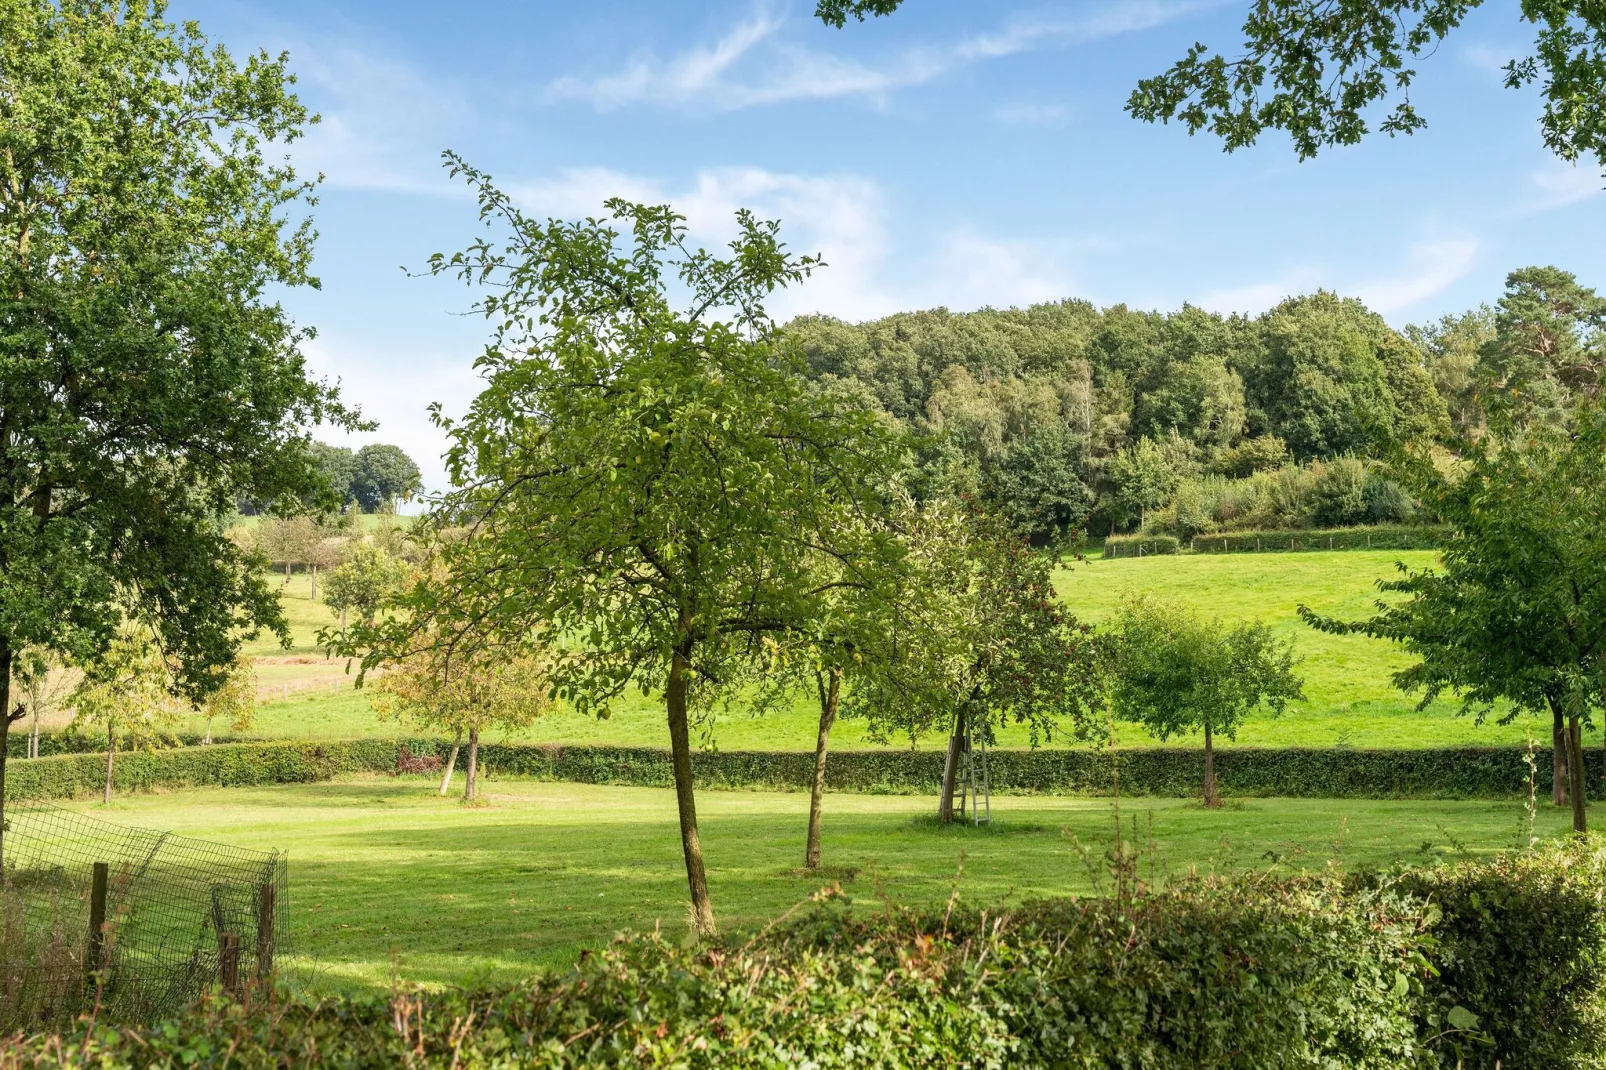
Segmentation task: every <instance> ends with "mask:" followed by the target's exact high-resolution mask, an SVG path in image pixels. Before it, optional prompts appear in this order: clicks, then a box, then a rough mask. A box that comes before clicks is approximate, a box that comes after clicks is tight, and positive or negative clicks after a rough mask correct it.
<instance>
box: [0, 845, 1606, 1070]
mask: <svg viewBox="0 0 1606 1070" xmlns="http://www.w3.org/2000/svg"><path fill="white" fill-rule="evenodd" d="M1114 861H1115V865H1114V871H1115V874H1116V878H1117V881H1116V887H1115V889H1114V893H1115V894H1113V895H1111V896H1108V897H1106V898H1099V899H1085V900H1078V899H1064V900H1054V901H1045V902H1040V903H1033V904H1027V905H1025V906H1023V907H1020V908H1018V909H1014V910H1008V911H1003V912H991V911H986V910H981V911H978V910H975V909H971V908H964V907H957V906H955V905H954V904H952V903H950V905H949V908H948V909H947V910H946V911H934V912H925V913H915V912H907V911H903V910H899V909H897V908H896V907H893V908H890V909H889V910H887V911H886V912H884V913H878V914H876V915H874V916H870V917H865V916H852V915H850V914H848V913H847V912H845V911H842V910H840V909H839V908H838V906H837V898H838V897H837V896H836V894H835V893H834V892H826V893H822V894H821V896H819V897H818V898H819V899H821V900H822V901H823V902H822V903H821V904H819V905H817V906H815V907H813V908H811V909H810V910H809V911H808V912H807V913H806V914H805V915H804V917H803V918H802V919H801V920H799V921H795V922H791V923H783V924H782V925H780V926H779V927H777V928H775V929H774V930H772V931H768V932H765V933H761V934H759V935H758V936H757V937H755V938H753V939H752V940H750V941H748V942H746V943H740V942H737V941H726V942H724V943H719V944H716V945H713V946H710V947H707V948H705V949H703V950H698V951H690V950H684V949H679V948H676V947H674V946H672V945H671V944H670V943H668V942H666V941H665V940H664V939H663V938H662V937H661V936H660V935H658V934H653V935H652V936H648V937H634V938H624V939H621V940H620V941H617V942H616V943H615V944H614V945H613V946H612V947H610V948H608V949H607V950H606V951H604V952H603V953H601V954H598V955H588V956H584V957H582V959H581V960H580V961H579V962H578V963H577V964H576V966H575V967H574V968H573V969H572V970H569V971H567V972H564V973H552V974H540V975H537V976H535V977H532V978H531V979H529V980H528V981H526V982H524V983H522V984H519V985H517V986H513V987H510V988H504V989H497V990H486V991H479V992H447V993H441V994H431V993H424V992H417V991H398V992H396V993H394V994H393V995H392V997H391V999H390V1000H389V1001H388V1002H386V1001H380V1000H373V1001H361V1000H358V1001H349V1000H336V1001H326V1002H322V1003H316V1004H315V1003H312V1002H310V1001H301V1000H297V999H289V1000H275V1001H273V1002H271V1003H264V1002H260V1001H259V1002H258V1003H256V1004H255V1005H250V1006H240V1005H233V1004H229V1003H226V1002H211V1003H207V1004H205V1005H203V1006H200V1007H198V1008H196V1009H195V1010H194V1011H193V1012H191V1013H190V1014H189V1015H188V1016H187V1017H185V1018H183V1019H180V1020H177V1021H172V1022H168V1023H164V1024H161V1025H158V1026H155V1027H152V1028H139V1029H111V1028H107V1027H105V1026H104V1025H99V1026H96V1027H94V1028H92V1029H87V1030H86V1029H85V1028H84V1027H83V1026H80V1029H79V1031H78V1033H77V1035H68V1036H63V1037H52V1036H39V1037H33V1038H27V1039H22V1038H19V1039H18V1040H17V1042H16V1043H14V1044H13V1045H12V1046H11V1048H10V1051H9V1054H8V1055H7V1056H6V1057H5V1058H4V1060H3V1064H0V1065H7V1066H14V1067H24V1066H58V1065H96V1066H102V1067H124V1066H128V1067H133V1066H176V1065H189V1066H221V1065H224V1064H225V1063H227V1064H229V1065H235V1066H246V1067H250V1066H269V1065H326V1066H328V1065H338V1066H400V1065H410V1066H437V1065H439V1066H459V1067H476V1066H493V1065H527V1066H554V1067H555V1066H580V1065H588V1066H597V1065H602V1066H624V1065H628V1066H667V1065H675V1066H776V1065H812V1066H819V1067H829V1066H886V1067H906V1066H954V1065H964V1066H1000V1065H1009V1066H1043V1065H1056V1066H1088V1067H1093V1066H1098V1067H1106V1066H1133V1067H1200V1066H1208V1067H1218V1066H1233V1067H1263V1066H1323V1067H1400V1066H1420V1067H1428V1066H1439V1065H1445V1066H1453V1065H1457V1061H1458V1060H1461V1061H1462V1065H1467V1066H1486V1065H1487V1066H1492V1065H1494V1064H1495V1061H1496V1060H1497V1059H1498V1060H1501V1065H1503V1066H1506V1067H1529V1066H1547V1067H1558V1066H1559V1067H1571V1066H1586V1065H1592V1063H1590V1062H1589V1060H1590V1059H1591V1058H1592V1056H1591V1055H1590V1052H1592V1051H1594V1050H1595V1049H1596V1048H1597V1047H1598V1044H1599V1042H1600V1041H1601V1039H1602V1037H1603V1033H1602V1029H1601V1019H1602V1015H1601V1010H1602V1005H1603V1000H1606V987H1603V983H1602V982H1603V979H1606V971H1603V969H1602V967H1603V961H1602V949H1603V948H1606V904H1603V902H1602V896H1601V890H1602V881H1603V876H1606V850H1603V847H1602V845H1601V844H1600V842H1599V841H1598V840H1587V839H1580V840H1575V841H1573V842H1571V843H1569V844H1565V845H1556V846H1554V847H1550V848H1546V849H1544V850H1541V851H1538V852H1534V853H1531V854H1526V855H1518V856H1513V857H1510V858H1502V859H1498V860H1496V861H1493V862H1489V863H1472V864H1466V865H1462V866H1458V867H1454V868H1451V869H1445V870H1436V871H1428V872H1415V873H1406V874H1404V875H1402V876H1394V877H1372V878H1368V879H1360V880H1352V881H1350V882H1348V883H1347V884H1346V883H1345V882H1344V881H1342V880H1340V879H1339V878H1337V877H1332V876H1323V877H1299V878H1289V879H1274V878H1270V877H1257V878H1249V879H1243V880H1236V881H1213V880H1188V881H1184V882H1182V883H1181V884H1179V885H1178V886H1176V887H1173V888H1171V889H1169V890H1166V891H1161V892H1152V891H1148V890H1145V889H1144V888H1143V887H1142V886H1141V884H1139V883H1137V882H1136V881H1135V880H1134V876H1135V873H1136V870H1137V868H1138V867H1137V866H1136V865H1135V864H1134V859H1133V858H1132V856H1131V855H1129V854H1126V853H1118V854H1116V856H1115V858H1114ZM1500 962H1505V963H1508V964H1509V965H1510V966H1512V967H1515V968H1514V969H1512V968H1508V969H1505V970H1491V969H1488V968H1487V967H1488V966H1489V964H1494V963H1500ZM1540 963H1543V964H1544V967H1543V969H1542V970H1538V971H1537V972H1535V971H1534V970H1531V969H1529V967H1536V966H1538V964H1540ZM86 1034H87V1035H86Z"/></svg>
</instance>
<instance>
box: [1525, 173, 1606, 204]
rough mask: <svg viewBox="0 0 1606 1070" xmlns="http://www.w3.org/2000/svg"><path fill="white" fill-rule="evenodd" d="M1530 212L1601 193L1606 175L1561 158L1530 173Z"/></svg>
mask: <svg viewBox="0 0 1606 1070" xmlns="http://www.w3.org/2000/svg"><path fill="white" fill-rule="evenodd" d="M1528 181H1529V185H1530V187H1531V188H1530V192H1529V195H1528V198H1527V203H1526V206H1525V207H1526V213H1537V212H1548V211H1551V210H1552V209H1555V208H1565V207H1567V206H1568V205H1570V204H1577V203H1578V202H1580V201H1587V200H1589V199H1590V198H1591V197H1595V196H1599V194H1600V193H1601V192H1602V188H1603V187H1606V176H1603V175H1600V174H1597V173H1595V172H1594V171H1590V170H1587V169H1585V168H1582V167H1579V166H1578V165H1576V164H1570V163H1566V162H1564V161H1561V160H1552V161H1551V162H1550V163H1549V164H1547V165H1546V166H1545V167H1542V168H1540V169H1539V170H1537V171H1534V172H1532V173H1530V174H1529V176H1528Z"/></svg>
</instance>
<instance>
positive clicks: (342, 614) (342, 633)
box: [340, 606, 346, 642]
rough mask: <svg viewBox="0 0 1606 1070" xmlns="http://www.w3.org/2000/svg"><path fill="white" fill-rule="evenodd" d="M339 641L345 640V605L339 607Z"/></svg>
mask: <svg viewBox="0 0 1606 1070" xmlns="http://www.w3.org/2000/svg"><path fill="white" fill-rule="evenodd" d="M340 641H341V642H345V641H346V607H345V606H341V607H340Z"/></svg>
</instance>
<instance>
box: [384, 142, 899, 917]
mask: <svg viewBox="0 0 1606 1070" xmlns="http://www.w3.org/2000/svg"><path fill="white" fill-rule="evenodd" d="M453 170H454V172H455V173H459V174H464V175H466V176H467V178H468V180H469V181H470V182H471V183H472V185H473V186H474V187H475V188H476V190H477V191H478V194H479V199H480V206H481V214H482V217H483V218H484V219H485V220H486V221H487V223H490V224H495V225H497V226H499V227H501V228H502V229H503V230H504V234H505V237H499V238H497V239H496V240H495V241H494V242H493V241H492V240H491V239H489V238H487V239H483V240H481V241H478V242H476V243H474V244H473V245H472V246H470V247H469V248H468V249H467V250H465V251H464V252H461V253H459V254H456V255H453V256H437V257H435V258H434V259H433V261H432V267H433V270H434V271H435V272H437V273H443V274H453V275H459V276H460V277H462V278H463V279H465V280H466V281H469V282H472V283H477V284H484V290H483V292H484V295H485V296H483V297H482V298H481V299H480V301H479V303H478V307H479V309H480V310H481V311H483V312H484V313H485V315H486V316H487V317H488V318H490V319H491V321H492V322H493V323H494V325H495V335H494V338H493V339H492V341H491V342H490V344H489V345H488V346H487V349H486V351H485V354H484V355H483V356H482V357H481V358H480V360H479V367H480V370H481V371H482V373H483V374H484V375H485V376H486V378H487V385H486V388H485V390H484V392H483V393H481V394H480V396H479V397H478V398H477V399H476V400H475V402H474V404H473V405H472V407H471V408H470V410H469V413H468V414H467V416H466V417H465V418H464V419H463V420H462V421H461V422H460V423H450V422H447V429H448V432H449V434H450V436H451V440H452V445H451V448H450V450H449V451H448V455H447V466H448V471H449V474H450V475H451V477H452V482H453V484H454V485H455V486H457V487H459V488H461V489H460V490H458V491H455V492H453V493H452V494H450V495H448V496H446V497H445V499H444V500H443V501H442V502H441V503H440V504H439V506H438V508H437V509H436V511H435V520H436V522H437V523H438V524H443V525H454V526H455V525H466V526H467V528H468V532H467V534H466V536H464V537H462V538H458V539H456V540H449V541H447V542H446V543H445V544H444V545H443V546H442V548H441V550H440V553H441V555H442V560H443V561H444V562H445V566H446V571H447V573H448V574H449V575H450V576H452V577H453V581H452V582H451V583H450V584H448V585H445V586H443V587H436V586H433V585H428V584H423V585H420V586H419V587H417V588H416V589H415V592H414V596H413V598H412V599H411V605H410V609H411V610H412V613H413V618H412V619H413V621H414V622H415V626H417V625H418V624H419V623H422V624H428V625H433V623H434V622H435V621H437V620H439V619H440V617H441V613H442V612H444V611H445V609H446V607H451V613H452V615H453V616H454V617H455V619H457V620H460V621H465V622H472V624H473V627H474V628H475V629H476V630H479V631H484V630H486V629H493V630H494V631H496V632H499V633H500V634H501V635H503V636H507V637H521V638H522V637H525V636H530V635H534V636H536V637H537V638H540V639H545V640H548V641H549V642H548V645H549V646H551V647H553V648H555V649H556V651H557V655H558V656H557V657H556V660H555V662H554V665H553V668H552V675H553V680H554V683H555V685H556V689H557V692H558V694H559V695H561V696H562V697H564V698H565V699H567V700H569V701H571V702H573V703H574V705H575V706H576V707H577V708H579V709H581V710H592V711H598V710H603V709H606V707H607V705H608V703H609V702H610V700H611V699H612V698H613V697H614V696H616V695H618V694H619V693H620V691H622V690H623V689H624V688H626V687H627V686H629V685H631V684H635V685H637V686H639V687H641V688H642V689H644V690H646V691H650V692H654V693H657V694H660V695H662V696H663V698H664V705H665V714H666V719H667V721H668V729H669V739H670V746H671V751H672V755H673V766H674V776H675V793H676V802H677V806H678V808H679V813H680V831H681V846H682V849H683V853H684V855H685V861H686V876H687V883H688V887H689V890H690V893H691V900H692V917H693V923H694V925H695V927H696V929H697V930H698V931H699V932H702V933H711V932H713V931H714V928H715V924H714V912H713V906H712V903H711V901H710V899H709V895H708V886H707V879H706V876H705V871H704V865H703V855H702V846H701V841H700V838H699V833H698V827H697V810H696V801H695V796H694V794H693V788H692V765H691V740H690V728H689V725H690V722H689V713H690V710H691V709H692V708H693V707H694V706H696V705H697V704H699V703H702V702H706V701H710V700H712V699H713V698H714V697H716V696H717V695H718V694H719V693H720V692H721V691H722V690H723V689H728V688H729V687H731V686H733V685H734V684H735V683H737V682H739V681H741V680H742V679H744V678H746V677H747V676H748V673H747V667H749V666H751V665H753V664H754V663H755V660H760V659H762V657H763V650H762V646H763V644H762V642H761V640H762V638H763V637H765V636H770V637H772V638H773V637H779V636H783V635H787V634H794V633H796V632H798V631H800V630H802V629H803V628H804V627H805V626H806V625H807V623H808V622H809V621H810V620H812V619H814V617H815V616H816V615H817V614H818V612H819V610H820V606H821V602H822V600H823V599H824V598H825V597H826V595H827V594H828V593H829V592H830V591H831V590H833V589H835V588H836V586H837V585H839V584H840V583H842V582H843V580H842V578H841V577H840V575H838V574H837V573H836V572H834V571H833V572H829V573H826V574H823V575H822V573H821V571H820V569H819V568H818V564H819V562H820V560H821V559H822V558H830V559H832V560H834V561H836V562H838V563H839V564H842V565H844V566H845V567H851V563H852V562H853V561H855V560H857V559H858V558H859V556H860V555H861V552H862V547H861V545H860V540H863V539H869V540H876V539H879V538H882V537H883V535H882V534H881V533H880V532H879V530H878V529H877V528H876V527H875V526H874V525H870V524H850V523H846V522H845V518H847V517H852V516H855V515H858V514H861V513H872V512H875V511H878V510H880V509H881V508H882V502H881V498H882V497H883V496H884V495H885V494H887V493H889V490H890V476H891V475H892V473H893V470H894V469H895V467H896V465H897V463H898V462H899V460H900V457H899V453H898V449H897V444H896V442H895V440H893V439H892V438H891V437H890V436H889V435H888V434H887V432H886V429H885V427H886V425H885V421H884V419H883V418H882V417H880V416H879V415H878V414H877V413H875V412H874V411H873V410H872V409H871V408H870V407H869V406H868V405H866V404H865V403H863V402H861V401H859V400H858V399H857V398H856V396H855V395H851V394H846V393H842V392H837V391H823V390H818V389H815V388H814V387H813V386H812V385H811V384H810V383H809V382H808V381H807V379H806V378H805V377H804V376H803V374H802V367H801V360H800V359H799V358H798V357H797V356H795V355H794V354H793V353H792V351H791V350H790V348H789V347H788V346H787V345H786V344H785V342H784V340H783V339H781V338H780V337H779V336H778V335H777V333H776V332H775V330H774V328H773V325H772V323H771V321H770V320H769V318H768V316H767V315H766V314H765V312H764V300H765V298H766V296H767V295H768V294H769V293H771V292H772V291H773V290H774V289H776V288H777V287H779V286H784V285H786V284H788V283H792V282H796V281H799V280H801V279H802V278H803V277H804V276H806V275H807V274H808V273H809V271H810V270H811V269H812V268H813V267H814V266H815V264H816V261H815V260H813V259H811V258H806V257H805V258H802V259H799V258H796V257H793V256H792V255H791V254H789V253H788V252H787V251H786V249H785V247H784V246H783V245H782V244H781V243H780V242H779V240H778V239H777V237H776V235H777V230H778V226H777V224H773V223H764V222H760V221H758V220H756V219H754V218H753V217H752V216H751V215H750V214H748V213H746V212H742V213H739V214H738V216H737V221H736V222H737V237H736V238H735V239H734V240H733V242H732V243H731V246H730V252H729V254H728V255H724V256H721V255H715V254H712V253H709V252H707V251H704V250H701V249H698V250H691V249H689V248H688V247H687V245H686V239H685V229H684V226H683V224H682V220H681V217H680V216H677V215H676V214H675V213H674V212H673V211H671V210H670V209H669V208H667V207H648V206H642V205H636V204H630V203H627V202H625V201H622V200H617V199H616V200H612V201H610V202H608V211H609V212H610V213H611V214H612V216H613V217H614V218H615V219H617V220H619V221H621V222H622V223H623V224H624V225H625V227H626V228H628V229H627V230H626V232H625V233H623V234H621V233H620V232H619V231H618V230H617V229H615V228H614V227H613V226H611V225H609V224H608V223H606V222H602V221H596V220H587V221H584V222H580V223H569V222H563V221H557V220H553V221H546V222H543V221H538V220H533V219H530V218H528V217H526V216H525V215H524V214H523V213H522V212H520V211H519V210H518V208H517V207H516V206H515V205H514V204H513V203H512V202H511V200H510V199H509V198H508V197H507V196H505V195H504V194H503V193H501V192H500V191H498V190H497V189H496V188H495V187H494V186H493V185H492V184H491V182H490V181H489V180H488V179H487V178H486V176H484V175H483V174H481V173H479V172H477V171H474V170H473V169H472V168H469V167H467V166H466V165H464V164H462V163H461V162H458V161H455V159H454V162H453ZM672 293H674V294H679V295H681V298H682V300H683V304H680V305H678V306H677V303H676V300H675V299H673V298H672V297H671V294H672ZM398 627H400V625H398ZM452 634H456V633H455V632H454V633H452ZM379 656H380V657H382V656H383V653H382V652H381V653H380V655H379Z"/></svg>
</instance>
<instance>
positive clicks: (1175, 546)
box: [1104, 535, 1182, 557]
mask: <svg viewBox="0 0 1606 1070" xmlns="http://www.w3.org/2000/svg"><path fill="white" fill-rule="evenodd" d="M1181 552H1182V544H1181V543H1179V542H1178V541H1177V537H1176V536H1175V535H1111V536H1110V537H1109V538H1107V539H1105V540H1104V556H1105V557H1153V556H1154V555H1155V554H1175V553H1181Z"/></svg>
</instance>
